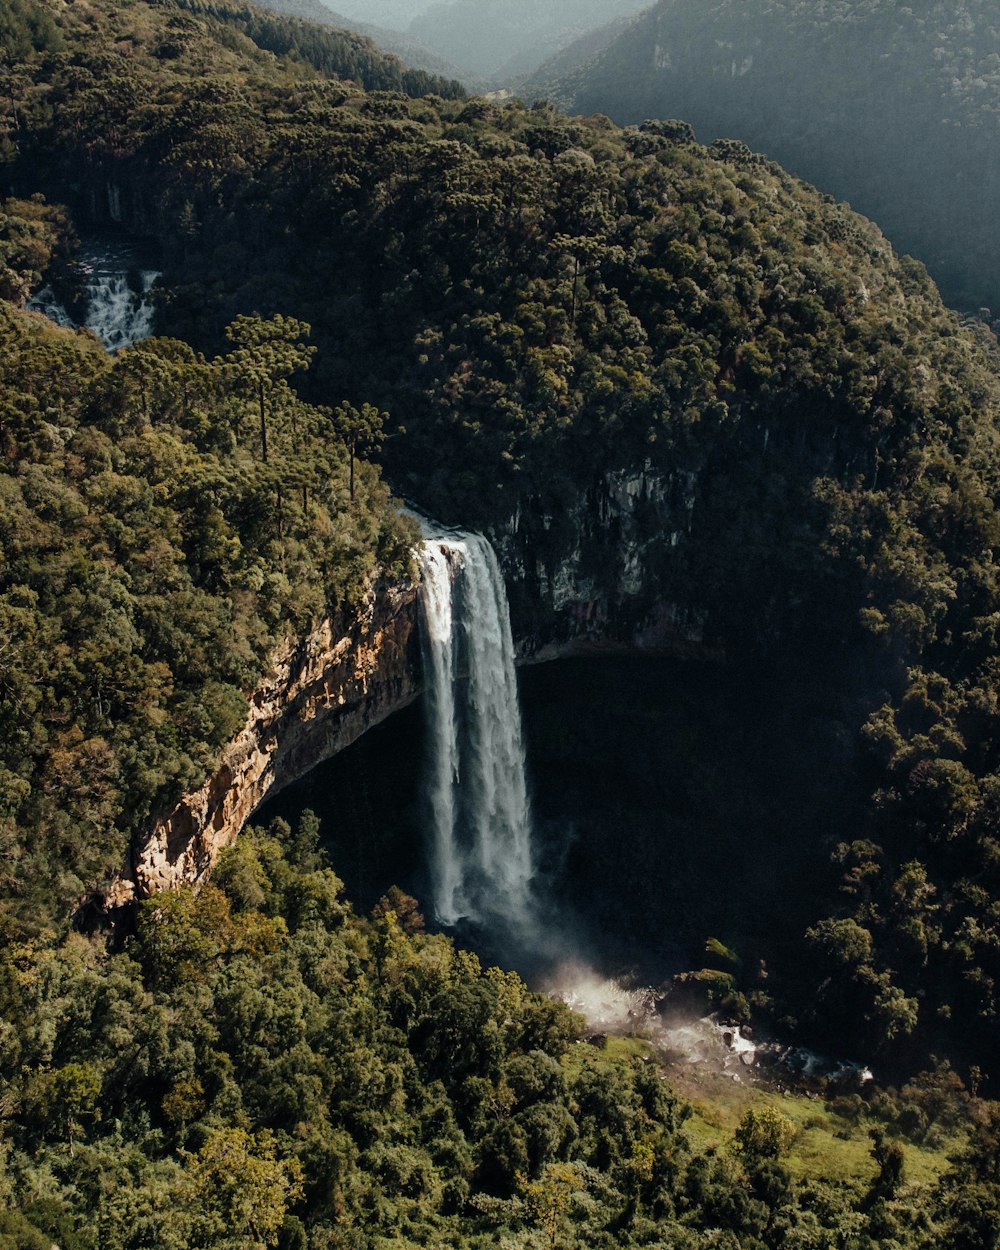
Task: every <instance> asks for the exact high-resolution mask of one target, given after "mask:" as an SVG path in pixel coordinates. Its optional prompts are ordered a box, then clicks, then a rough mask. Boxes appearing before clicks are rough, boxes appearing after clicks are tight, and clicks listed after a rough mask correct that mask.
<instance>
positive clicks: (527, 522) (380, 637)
mask: <svg viewBox="0 0 1000 1250" xmlns="http://www.w3.org/2000/svg"><path fill="white" fill-rule="evenodd" d="M688 485H689V484H687V483H686V482H677V481H674V482H664V481H663V479H662V478H659V477H658V476H657V475H655V474H653V473H651V472H648V471H647V472H639V473H636V474H633V475H630V476H628V477H626V476H624V475H611V474H609V475H608V476H607V478H606V479H605V480H604V481H603V482H602V483H600V484H599V485H598V487H597V488H596V489H595V492H593V497H591V495H586V496H581V498H580V500H579V504H578V506H577V507H576V508H575V509H573V510H572V511H571V513H570V514H569V515H567V516H564V517H562V518H560V521H559V522H558V525H557V531H558V532H557V531H556V530H551V532H549V531H550V526H549V525H547V524H546V518H540V519H539V518H531V519H526V518H512V520H511V522H510V524H509V525H508V526H507V527H506V528H505V529H504V530H503V531H502V532H500V533H496V534H494V536H493V537H494V545H495V547H496V549H497V552H498V555H499V557H500V560H501V563H502V566H503V568H504V572H505V575H506V579H507V583H508V587H509V588H510V590H511V599H512V608H513V609H514V610H513V623H514V630H515V644H516V648H517V653H518V659H519V663H533V662H539V661H543V660H553V659H558V658H560V657H561V656H566V655H578V654H587V653H588V652H608V651H611V652H614V651H631V650H636V649H639V650H648V651H660V652H663V651H667V652H673V653H677V652H686V651H689V650H692V649H699V648H700V644H701V636H700V622H699V620H698V618H697V616H696V614H694V613H692V612H690V611H684V610H681V609H679V608H678V607H677V606H676V605H673V604H671V603H670V602H669V601H667V600H664V599H663V598H662V597H658V595H657V592H656V586H655V580H656V579H655V577H654V576H652V575H651V573H650V567H651V564H652V563H653V562H654V560H655V548H656V543H657V542H659V543H662V542H663V535H664V534H666V535H667V539H666V541H667V542H668V543H669V544H671V545H673V544H675V543H676V542H677V539H678V537H679V534H678V533H677V532H676V531H675V529H674V526H678V525H679V526H683V525H684V519H685V518H686V516H687V515H688V513H689V511H690V503H689V500H688V495H689V488H688ZM678 518H680V520H678ZM546 537H548V538H549V539H550V540H551V541H550V542H549V543H546V542H545V538H546ZM546 548H547V550H546ZM539 553H542V554H539ZM518 609H520V610H518ZM422 682H423V678H422V663H421V648H420V587H419V583H418V582H415V581H414V582H405V583H399V584H394V585H387V584H384V583H383V584H379V585H377V586H374V587H373V588H372V589H371V590H370V592H369V594H368V595H367V597H366V599H365V601H364V603H363V604H362V606H361V608H360V610H358V609H354V610H351V611H350V612H345V613H343V614H341V615H340V616H338V617H333V618H327V619H325V620H323V621H322V622H321V623H320V624H319V625H318V626H317V628H316V629H314V630H313V632H312V633H311V634H309V635H308V636H307V637H306V638H304V639H299V640H292V641H290V642H289V643H288V644H286V646H285V647H284V648H283V649H282V650H281V651H280V652H279V653H278V654H277V655H276V656H275V657H274V661H273V665H272V670H271V672H270V674H269V675H268V676H267V677H266V678H265V679H264V680H263V681H262V682H261V684H260V685H259V686H258V688H257V689H256V690H255V691H254V692H253V695H252V696H251V699H250V706H249V710H248V713H247V721H246V724H245V726H244V727H243V729H242V730H241V732H240V733H239V734H238V735H237V736H236V738H235V739H234V740H233V741H232V742H231V743H230V744H229V745H228V747H226V749H225V750H224V752H223V754H222V756H221V758H220V760H219V764H218V767H217V768H216V769H215V771H214V772H213V774H212V775H211V776H210V777H209V778H208V779H207V780H206V782H205V783H204V785H202V786H201V787H200V789H198V790H197V791H195V792H193V793H191V794H188V795H185V796H184V798H182V799H181V800H180V802H179V803H178V804H177V805H176V806H175V807H174V808H173V810H172V811H170V812H168V813H167V814H166V815H164V816H163V817H162V818H161V819H159V820H158V821H156V823H155V824H154V825H153V826H152V828H151V829H150V830H149V831H148V832H147V833H146V834H145V835H143V836H141V837H140V838H138V839H137V840H136V842H135V843H134V844H133V847H132V851H131V854H130V857H129V862H128V863H127V864H126V866H125V867H124V869H123V870H122V872H121V874H120V875H119V876H118V877H117V878H116V879H115V880H114V881H113V882H112V884H111V886H110V887H109V889H108V891H107V892H106V894H105V895H104V897H103V898H102V899H100V900H95V901H94V902H95V905H96V909H97V912H98V914H99V915H101V916H106V915H107V914H109V913H110V914H112V915H114V914H115V913H117V912H120V911H121V910H122V909H124V908H127V907H128V906H129V905H130V904H131V903H133V902H135V901H137V900H140V899H143V898H148V897H150V896H151V895H153V894H155V893H157V892H158V891H160V890H165V889H170V888H173V887H176V886H179V885H182V884H196V883H198V882H200V881H202V880H204V878H205V877H206V876H207V875H208V873H209V872H210V871H211V869H212V867H213V866H214V864H215V862H216V860H217V859H218V857H219V854H220V853H221V852H222V851H223V850H224V849H225V848H226V847H227V846H230V845H231V844H232V843H233V842H234V841H235V839H236V837H237V836H238V834H239V832H240V830H241V829H242V828H243V826H244V825H245V824H246V822H247V820H248V819H249V818H250V817H251V816H252V815H253V813H254V811H255V810H256V809H257V808H258V807H259V806H260V804H261V803H262V802H263V801H264V799H265V798H266V797H268V796H269V795H271V794H274V793H276V792H277V791H279V790H281V789H283V788H284V787H285V786H287V785H290V784H291V783H292V782H294V781H297V780H298V779H299V778H300V777H303V776H304V775H305V774H306V773H308V772H309V771H310V770H311V769H313V768H315V767H316V765H318V764H320V763H322V762H323V761H324V760H326V759H329V758H330V757H331V756H333V755H336V754H337V753H338V752H340V751H342V750H343V749H344V748H345V747H348V746H350V745H351V743H353V742H355V741H356V740H357V739H358V738H359V737H360V736H361V735H362V734H363V733H365V732H366V731H367V730H368V729H371V728H372V727H373V726H374V725H377V724H378V723H379V722H380V721H382V720H384V719H385V718H386V717H388V716H390V715H392V713H393V712H396V711H398V710H400V709H401V708H403V707H405V706H406V705H407V704H409V703H411V702H413V700H414V699H416V698H417V696H418V695H419V694H420V693H421V689H422Z"/></svg>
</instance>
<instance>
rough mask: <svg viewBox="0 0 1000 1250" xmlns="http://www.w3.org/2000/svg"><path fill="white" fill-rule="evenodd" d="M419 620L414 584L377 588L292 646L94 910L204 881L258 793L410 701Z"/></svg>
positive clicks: (416, 674)
mask: <svg viewBox="0 0 1000 1250" xmlns="http://www.w3.org/2000/svg"><path fill="white" fill-rule="evenodd" d="M418 617H419V607H418V587H417V584H416V583H402V584H396V585H385V584H382V585H378V586H376V587H374V588H373V589H372V590H371V591H370V592H369V594H368V595H367V596H366V598H365V601H364V603H363V605H362V607H361V609H360V610H355V611H352V612H350V613H349V614H343V615H342V616H337V617H333V618H330V617H328V618H326V619H325V620H323V621H322V622H321V623H320V625H319V626H318V627H317V628H316V629H314V630H313V632H312V633H311V634H309V635H308V636H307V637H306V638H304V639H293V640H291V641H290V642H289V643H288V644H287V645H286V646H285V648H284V649H283V650H282V651H280V652H279V653H278V654H277V655H276V656H275V658H274V663H273V667H272V671H271V673H270V674H269V675H268V676H267V677H266V678H265V679H264V680H263V681H262V682H261V684H260V685H259V686H258V688H257V689H256V690H255V691H254V693H253V696H252V699H251V703H250V709H249V712H248V714H247V722H246V725H245V726H244V728H243V729H242V731H241V732H240V733H239V734H238V735H237V737H236V738H235V739H234V740H233V741H232V742H231V743H230V744H229V745H228V746H227V747H226V748H225V751H224V752H223V755H222V758H221V761H220V763H219V767H218V768H217V769H216V771H215V772H214V773H213V774H212V776H211V777H210V778H209V779H208V780H207V781H206V782H205V784H204V785H203V786H202V787H201V788H200V789H199V790H197V791H195V792H194V793H193V794H188V795H185V797H184V798H183V799H181V801H180V802H179V803H178V804H177V806H176V807H175V808H174V809H173V811H171V812H170V813H169V814H168V815H166V816H165V817H164V818H163V819H161V820H159V821H157V822H156V824H155V825H154V826H153V828H152V829H151V830H150V831H149V833H148V834H147V836H146V837H145V839H144V840H143V841H142V842H141V843H137V844H136V845H135V846H133V849H132V852H131V855H130V858H129V862H128V864H127V865H126V867H125V868H124V870H123V871H122V873H121V874H120V875H119V876H118V877H117V878H116V879H115V880H114V881H113V882H112V884H111V886H110V888H109V890H108V892H107V894H106V895H105V898H104V900H103V905H102V906H101V908H100V910H101V911H103V912H113V911H115V910H117V909H119V908H122V907H126V906H127V905H128V904H129V903H131V902H133V901H135V900H136V899H142V898H147V897H149V896H150V895H152V894H155V893H156V892H158V891H159V890H164V889H169V888H171V887H173V886H178V885H181V884H184V883H195V882H198V881H200V880H202V879H203V878H204V877H205V876H206V874H207V873H209V872H210V871H211V869H212V866H213V865H214V863H215V861H216V860H217V859H218V857H219V854H220V853H221V852H222V851H223V850H224V849H225V848H226V847H227V846H230V845H231V844H232V843H233V842H234V841H235V839H236V836H237V835H238V833H239V832H240V830H241V829H242V827H243V825H244V824H245V823H246V821H247V820H248V819H249V817H250V816H251V815H252V814H253V812H254V810H255V809H256V808H257V807H258V806H259V805H260V803H261V802H262V801H263V800H264V798H265V796H267V795H268V794H271V793H274V792H276V791H278V790H280V789H282V788H283V787H284V786H287V785H289V784H291V782H293V781H295V780H297V779H298V778H299V777H301V776H303V775H304V774H305V773H307V772H308V771H309V770H310V769H311V768H314V767H315V766H316V765H317V764H318V763H320V762H321V761H323V760H325V759H328V758H330V756H332V755H336V754H337V752H339V751H342V750H343V749H344V748H345V747H347V746H350V744H351V743H352V742H354V741H355V740H356V739H357V738H359V737H360V736H361V735H362V734H363V733H364V732H365V731H366V730H368V729H370V728H372V726H374V725H377V724H378V723H379V721H382V720H384V719H385V718H386V717H387V716H390V715H391V714H392V713H393V712H395V711H397V710H398V709H400V708H402V707H405V706H406V704H408V703H411V702H412V701H413V700H414V699H415V698H416V697H417V695H418V694H419V693H420V684H421V675H420V673H421V666H420V647H419V637H418Z"/></svg>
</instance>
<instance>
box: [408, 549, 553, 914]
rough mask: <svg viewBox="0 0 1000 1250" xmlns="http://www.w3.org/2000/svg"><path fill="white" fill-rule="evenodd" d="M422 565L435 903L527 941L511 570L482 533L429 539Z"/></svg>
mask: <svg viewBox="0 0 1000 1250" xmlns="http://www.w3.org/2000/svg"><path fill="white" fill-rule="evenodd" d="M420 561H421V566H422V571H423V580H422V596H421V601H422V607H423V619H424V631H423V640H424V662H425V669H426V674H427V687H428V691H427V695H428V697H427V706H428V722H429V736H430V769H429V780H428V795H429V802H430V815H431V825H432V861H433V896H434V909H435V911H436V913H437V916H438V919H439V920H440V921H441V923H442V924H446V925H454V924H457V923H458V922H459V921H461V920H471V921H473V922H475V923H478V924H485V923H487V922H488V923H489V924H490V926H491V928H492V930H493V931H494V932H496V931H497V930H498V929H500V930H501V931H503V932H505V933H506V934H508V935H510V936H514V937H521V938H523V937H525V936H527V935H528V934H529V933H530V930H531V928H532V927H533V899H532V892H531V881H532V876H533V873H534V863H533V857H532V845H531V811H530V806H529V803H528V788H527V783H526V781H525V771H524V744H523V740H522V734H521V713H520V708H519V706H518V700H517V677H516V674H515V671H514V644H513V639H512V637H511V630H510V613H509V610H508V606H507V594H506V590H505V589H504V583H503V577H502V575H501V573H500V569H499V566H498V564H497V558H496V554H495V552H494V551H493V548H492V547H491V546H490V544H489V543H488V542H487V540H486V539H485V538H484V537H483V536H482V535H481V534H474V533H464V532H455V533H450V534H448V535H446V536H440V535H438V536H435V537H432V538H429V539H428V540H427V541H426V542H425V543H424V544H423V546H422V548H421V552H420Z"/></svg>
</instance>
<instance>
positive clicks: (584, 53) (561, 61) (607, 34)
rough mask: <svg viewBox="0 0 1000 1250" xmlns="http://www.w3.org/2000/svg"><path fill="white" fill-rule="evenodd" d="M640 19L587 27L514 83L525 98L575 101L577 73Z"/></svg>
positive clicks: (560, 103)
mask: <svg viewBox="0 0 1000 1250" xmlns="http://www.w3.org/2000/svg"><path fill="white" fill-rule="evenodd" d="M641 20H642V15H641V14H640V15H638V16H637V15H635V14H629V15H628V16H627V17H619V18H617V19H616V20H615V21H613V22H608V23H607V25H605V26H598V27H596V29H594V30H589V31H587V33H586V34H585V35H581V36H580V38H579V39H574V40H573V42H572V43H570V44H567V45H566V47H564V48H562V49H560V51H559V52H557V53H556V54H555V56H550V57H549V58H548V60H546V61H543V62H542V64H541V65H539V66H536V68H535V69H534V70H532V71H530V72H525V73H524V74H523V76H522V77H521V78H520V81H518V82H517V83H516V84H515V86H516V90H517V93H518V94H519V95H521V96H523V97H524V98H525V99H529V100H541V99H546V100H549V101H551V102H552V103H553V104H558V105H560V106H562V104H563V102H564V99H565V103H566V104H569V105H572V104H573V102H574V92H575V84H576V81H577V75H578V73H579V72H580V71H581V70H583V69H584V68H585V67H586V66H588V65H589V64H590V63H591V62H592V61H593V60H594V59H595V58H596V57H597V56H599V55H600V53H602V52H604V51H605V50H606V49H607V48H609V47H610V46H611V45H612V44H613V43H614V42H615V40H616V39H618V38H619V36H621V35H622V34H623V33H624V32H625V31H626V30H627V29H628V28H629V26H631V25H632V23H633V22H635V21H641Z"/></svg>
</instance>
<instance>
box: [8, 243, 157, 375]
mask: <svg viewBox="0 0 1000 1250" xmlns="http://www.w3.org/2000/svg"><path fill="white" fill-rule="evenodd" d="M133 261H134V258H133V256H132V254H131V253H130V252H128V251H126V250H124V249H122V248H113V249H108V250H102V251H98V250H93V251H91V252H88V253H84V254H83V255H81V258H80V263H81V266H82V268H83V270H84V273H85V275H86V280H85V285H84V300H85V306H86V314H85V316H84V318H83V323H82V324H83V325H85V326H87V327H88V328H89V329H91V330H93V331H94V333H95V334H96V335H97V336H98V338H99V339H100V340H101V341H102V342H103V344H104V346H105V347H106V348H107V349H108V351H112V352H114V351H119V350H120V349H121V348H123V347H131V346H132V344H133V343H138V342H140V341H141V340H142V339H145V338H149V336H150V334H152V332H153V304H152V301H151V300H150V298H149V294H150V291H151V290H152V287H153V283H154V282H155V281H156V279H157V278H158V277H159V276H160V275H159V273H158V272H157V271H156V270H153V269H139V270H137V271H136V272H137V275H138V283H137V284H136V286H135V287H133V285H132V284H131V283H130V282H129V276H128V275H129V272H130V271H131V270H133V269H134V264H133ZM136 287H137V288H138V289H136ZM28 307H29V308H30V309H33V310H34V311H35V312H40V313H44V314H45V316H46V317H48V318H49V319H50V320H51V321H54V322H55V323H56V325H60V326H64V327H73V326H75V325H77V324H78V323H77V322H76V321H74V319H73V318H72V317H71V316H70V314H69V312H68V311H67V310H66V307H65V306H64V305H63V304H62V303H61V302H60V301H59V299H58V297H57V296H56V294H55V292H54V291H53V290H52V288H51V287H48V286H46V287H43V288H42V289H41V290H40V291H38V292H37V293H36V294H35V295H34V296H33V297H32V298H31V299H30V300H29V301H28Z"/></svg>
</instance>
